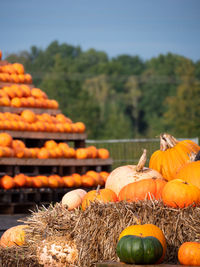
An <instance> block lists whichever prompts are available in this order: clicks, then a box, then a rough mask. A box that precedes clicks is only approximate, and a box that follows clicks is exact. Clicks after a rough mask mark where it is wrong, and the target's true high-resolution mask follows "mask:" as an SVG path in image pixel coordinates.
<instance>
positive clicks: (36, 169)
mask: <svg viewBox="0 0 200 267" xmlns="http://www.w3.org/2000/svg"><path fill="white" fill-rule="evenodd" d="M5 64H8V62H6V61H0V65H5ZM12 84H13V83H4V82H0V88H2V87H3V86H10V85H12ZM19 85H20V83H19ZM26 85H27V86H29V87H30V88H33V87H34V85H33V84H26ZM24 109H30V110H32V111H34V113H36V114H42V113H48V114H50V115H56V114H59V113H61V111H60V110H59V109H45V108H28V107H20V108H15V107H8V106H6V107H5V106H1V107H0V112H2V113H4V112H10V113H15V114H20V113H21V112H22V111H23V110H24ZM0 132H7V133H9V134H10V135H11V136H12V137H13V139H20V140H22V141H23V142H24V143H25V145H26V146H27V147H42V146H43V145H44V143H45V141H47V140H55V141H56V142H66V143H68V142H72V143H73V144H74V148H75V149H77V148H81V147H85V140H86V138H87V135H86V133H61V132H31V131H12V130H0ZM112 163H113V162H112V159H111V158H109V159H100V158H95V159H90V158H88V159H75V158H55V159H53V158H49V159H38V158H0V176H4V175H6V174H7V175H10V176H15V175H16V174H19V173H24V174H25V175H28V176H37V175H40V174H41V175H46V176H48V175H51V174H58V175H59V176H67V175H71V174H73V173H79V174H81V175H82V174H84V173H86V172H87V171H88V170H95V171H98V172H100V171H107V172H109V171H111V166H112ZM73 189H74V188H56V189H52V188H39V189H36V188H20V189H11V190H3V189H0V214H18V213H26V212H28V210H29V209H33V208H34V207H36V206H39V205H44V206H45V205H49V204H50V203H55V202H58V201H60V200H61V199H62V196H63V195H64V194H65V193H66V192H68V191H71V190H73ZM84 189H85V188H84ZM87 190H92V188H88V189H87Z"/></svg>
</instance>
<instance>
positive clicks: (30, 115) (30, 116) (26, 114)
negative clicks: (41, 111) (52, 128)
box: [21, 109, 37, 123]
mask: <svg viewBox="0 0 200 267" xmlns="http://www.w3.org/2000/svg"><path fill="white" fill-rule="evenodd" d="M21 117H22V119H23V120H24V121H25V122H29V123H33V122H36V118H37V117H36V115H35V113H34V112H33V111H31V110H29V109H25V110H23V111H22V113H21Z"/></svg>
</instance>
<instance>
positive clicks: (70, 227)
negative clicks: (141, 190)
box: [0, 200, 200, 267]
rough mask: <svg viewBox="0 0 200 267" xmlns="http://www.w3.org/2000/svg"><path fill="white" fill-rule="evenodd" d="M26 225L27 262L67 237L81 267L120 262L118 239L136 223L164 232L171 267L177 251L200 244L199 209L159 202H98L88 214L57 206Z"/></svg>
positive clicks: (39, 212)
mask: <svg viewBox="0 0 200 267" xmlns="http://www.w3.org/2000/svg"><path fill="white" fill-rule="evenodd" d="M25 223H27V224H28V225H29V228H27V230H26V236H27V237H26V246H27V247H26V250H24V255H26V256H27V257H26V259H27V260H28V258H29V255H28V251H30V250H31V254H30V255H33V254H34V251H35V250H36V247H37V246H38V244H39V242H41V241H42V240H44V239H46V238H49V237H59V236H66V238H70V239H72V240H74V241H75V243H76V246H77V249H78V252H79V256H78V263H77V265H76V266H78V267H93V266H95V264H96V263H97V262H102V261H115V262H116V261H118V260H119V259H118V257H117V255H116V245H117V241H118V237H119V235H120V233H121V231H122V230H123V229H124V228H126V227H127V226H129V225H133V224H138V223H140V224H145V223H152V224H155V225H157V226H158V227H160V228H161V229H162V231H163V233H164V235H165V237H166V241H167V251H166V256H165V259H164V262H165V263H168V264H176V263H177V251H178V248H179V246H180V245H181V244H182V243H183V242H186V241H199V242H200V208H199V207H192V206H190V207H187V208H184V209H175V208H168V207H166V206H164V205H163V203H162V202H160V201H156V200H147V201H141V202H137V203H128V202H125V201H124V202H123V201H122V202H117V203H106V204H104V203H99V202H95V203H91V205H90V206H89V208H87V209H86V210H85V211H82V210H81V209H80V208H78V209H75V210H73V211H68V210H67V209H66V208H64V207H63V206H62V205H61V204H60V203H57V204H56V205H55V206H49V207H48V208H42V209H39V210H37V211H35V212H33V213H32V215H31V216H30V217H28V219H27V221H25ZM20 249H22V248H20ZM10 250H12V249H10ZM7 251H8V250H7ZM1 254H2V253H1V250H0V256H1ZM31 259H32V261H33V259H34V263H37V259H36V257H35V258H34V257H33V256H32V258H31ZM5 266H8V265H5ZM20 266H22V265H20ZM26 266H28V265H26ZM33 266H34V265H33ZM73 266H74V265H73Z"/></svg>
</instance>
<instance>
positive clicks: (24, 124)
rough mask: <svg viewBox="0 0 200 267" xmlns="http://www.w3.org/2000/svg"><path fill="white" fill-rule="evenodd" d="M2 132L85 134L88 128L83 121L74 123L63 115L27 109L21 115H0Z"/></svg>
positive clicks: (6, 113)
mask: <svg viewBox="0 0 200 267" xmlns="http://www.w3.org/2000/svg"><path fill="white" fill-rule="evenodd" d="M0 130H9V131H32V132H55V133H56V132H58V133H84V132H85V130H86V126H85V124H84V123H83V122H81V121H80V122H72V120H71V119H70V118H68V117H66V116H65V115H64V114H62V113H58V114H56V115H50V114H48V113H42V114H36V113H35V112H34V111H32V110H30V109H25V110H23V111H21V113H20V114H15V113H11V112H2V113H0Z"/></svg>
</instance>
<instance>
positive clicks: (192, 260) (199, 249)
mask: <svg viewBox="0 0 200 267" xmlns="http://www.w3.org/2000/svg"><path fill="white" fill-rule="evenodd" d="M178 260H179V262H180V264H183V265H188V266H189V265H190V266H199V265H200V243H198V242H184V243H183V244H182V245H181V246H180V247H179V249H178Z"/></svg>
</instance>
